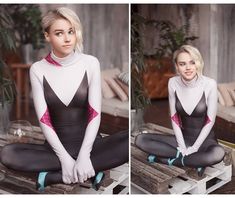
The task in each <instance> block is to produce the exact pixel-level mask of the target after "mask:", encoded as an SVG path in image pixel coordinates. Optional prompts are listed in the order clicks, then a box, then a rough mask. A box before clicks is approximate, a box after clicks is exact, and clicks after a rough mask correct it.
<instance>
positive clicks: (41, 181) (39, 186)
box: [36, 172, 48, 191]
mask: <svg viewBox="0 0 235 198" xmlns="http://www.w3.org/2000/svg"><path fill="white" fill-rule="evenodd" d="M47 173H48V172H40V173H39V175H38V181H37V184H36V186H37V187H36V188H37V190H39V191H44V189H45V178H46V175H47Z"/></svg>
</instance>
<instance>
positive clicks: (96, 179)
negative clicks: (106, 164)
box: [92, 172, 105, 190]
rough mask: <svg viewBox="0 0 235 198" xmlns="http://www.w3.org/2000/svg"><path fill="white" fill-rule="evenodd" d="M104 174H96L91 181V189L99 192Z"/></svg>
mask: <svg viewBox="0 0 235 198" xmlns="http://www.w3.org/2000/svg"><path fill="white" fill-rule="evenodd" d="M104 177H105V174H104V172H98V173H97V175H96V176H95V177H94V178H93V179H92V187H93V188H94V189H95V190H99V188H100V186H101V184H102V181H103V180H104Z"/></svg>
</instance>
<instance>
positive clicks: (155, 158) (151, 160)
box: [147, 155, 157, 164]
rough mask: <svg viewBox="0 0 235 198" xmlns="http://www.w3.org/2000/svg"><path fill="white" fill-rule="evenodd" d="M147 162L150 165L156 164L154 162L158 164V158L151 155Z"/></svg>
mask: <svg viewBox="0 0 235 198" xmlns="http://www.w3.org/2000/svg"><path fill="white" fill-rule="evenodd" d="M147 161H148V162H149V163H151V164H152V163H154V162H156V161H157V157H156V155H149V156H148V157H147Z"/></svg>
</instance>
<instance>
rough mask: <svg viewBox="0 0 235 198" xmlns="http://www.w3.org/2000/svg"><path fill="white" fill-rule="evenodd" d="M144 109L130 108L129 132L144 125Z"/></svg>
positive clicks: (137, 129)
mask: <svg viewBox="0 0 235 198" xmlns="http://www.w3.org/2000/svg"><path fill="white" fill-rule="evenodd" d="M144 124H145V123H144V109H138V110H135V109H132V110H131V132H136V131H140V130H141V128H142V127H143V126H144Z"/></svg>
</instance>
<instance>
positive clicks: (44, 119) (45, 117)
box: [40, 109, 55, 131]
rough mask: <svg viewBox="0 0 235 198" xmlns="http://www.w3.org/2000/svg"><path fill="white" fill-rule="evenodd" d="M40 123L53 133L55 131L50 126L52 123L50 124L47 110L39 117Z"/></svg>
mask: <svg viewBox="0 0 235 198" xmlns="http://www.w3.org/2000/svg"><path fill="white" fill-rule="evenodd" d="M40 122H42V123H44V124H46V125H47V126H49V127H50V128H52V129H53V130H54V131H55V129H54V127H53V126H52V123H51V117H50V114H49V111H48V109H47V110H46V112H45V113H44V114H43V116H42V117H41V119H40Z"/></svg>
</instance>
